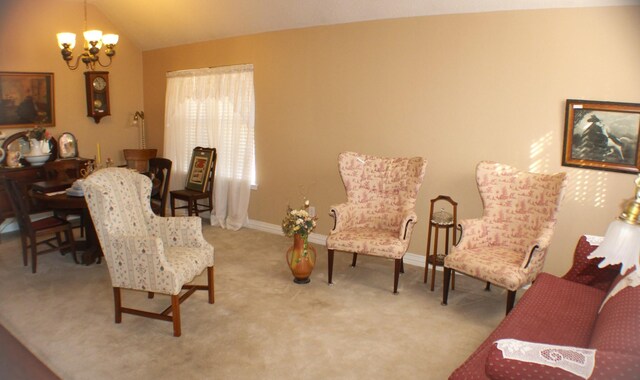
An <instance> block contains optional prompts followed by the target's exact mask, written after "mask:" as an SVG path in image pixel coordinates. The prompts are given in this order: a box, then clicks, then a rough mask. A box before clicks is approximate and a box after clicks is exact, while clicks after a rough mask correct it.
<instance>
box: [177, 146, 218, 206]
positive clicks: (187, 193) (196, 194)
mask: <svg viewBox="0 0 640 380" xmlns="http://www.w3.org/2000/svg"><path fill="white" fill-rule="evenodd" d="M193 151H194V154H193V155H192V156H191V163H190V164H189V168H193V167H194V160H195V158H196V157H197V153H198V151H199V152H201V153H203V154H206V155H208V156H209V155H210V156H211V160H212V162H211V165H210V169H209V171H208V172H207V173H206V174H205V176H206V177H205V186H204V187H203V188H202V189H201V190H194V189H190V188H187V187H185V189H183V190H173V191H171V193H170V198H171V216H175V215H176V210H178V209H187V213H188V214H189V216H191V215H199V214H200V213H201V212H205V211H213V182H214V180H215V175H216V161H217V154H216V148H202V147H199V146H198V147H195V148H194V149H193ZM188 183H189V178H187V185H188ZM176 199H178V200H181V201H184V202H186V203H187V204H186V205H184V206H179V207H176ZM201 200H206V201H207V203H200V201H201Z"/></svg>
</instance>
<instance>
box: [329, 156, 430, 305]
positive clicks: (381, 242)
mask: <svg viewBox="0 0 640 380" xmlns="http://www.w3.org/2000/svg"><path fill="white" fill-rule="evenodd" d="M338 164H339V167H340V175H341V177H342V182H343V183H344V187H345V190H346V192H347V202H346V203H342V204H339V205H334V206H332V207H331V214H332V216H333V218H334V227H333V230H332V231H331V232H330V234H329V236H328V237H327V249H328V252H329V284H331V283H332V275H333V256H334V251H336V250H338V251H345V252H352V253H353V261H352V264H351V265H352V266H355V265H356V260H357V257H358V254H359V253H361V254H364V255H371V256H380V257H385V258H389V259H394V260H395V273H394V283H393V292H394V293H397V292H398V277H399V274H400V272H401V271H403V269H404V268H403V265H402V258H403V257H404V254H405V253H406V252H407V248H408V247H409V241H410V240H411V232H412V230H413V226H414V224H415V223H416V222H417V220H418V217H417V215H416V213H415V205H416V198H417V196H418V191H419V190H420V186H421V185H422V180H423V179H424V174H425V169H426V166H427V161H426V160H425V159H424V158H422V157H413V158H382V157H374V156H367V155H363V154H358V153H353V152H345V153H341V154H340V156H339V157H338Z"/></svg>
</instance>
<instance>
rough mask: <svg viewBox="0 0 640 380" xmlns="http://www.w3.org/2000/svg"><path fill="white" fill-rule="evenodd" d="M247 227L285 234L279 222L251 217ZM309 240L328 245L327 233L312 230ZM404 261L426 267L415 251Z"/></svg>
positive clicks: (420, 256)
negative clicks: (263, 220) (269, 221)
mask: <svg viewBox="0 0 640 380" xmlns="http://www.w3.org/2000/svg"><path fill="white" fill-rule="evenodd" d="M246 227H247V228H251V229H252V230H258V231H263V232H268V233H270V234H276V235H280V236H284V232H282V227H280V226H279V225H277V224H272V223H266V222H261V221H259V220H253V219H249V222H248V223H247V225H246ZM309 241H310V242H311V243H313V244H319V245H326V242H327V235H322V234H317V233H315V232H312V233H311V234H310V235H309ZM403 261H404V263H405V264H407V265H414V266H417V267H422V268H424V265H425V259H424V256H423V255H418V254H415V253H411V252H407V253H406V254H405V255H404V260H403ZM437 269H438V270H442V268H441V267H437Z"/></svg>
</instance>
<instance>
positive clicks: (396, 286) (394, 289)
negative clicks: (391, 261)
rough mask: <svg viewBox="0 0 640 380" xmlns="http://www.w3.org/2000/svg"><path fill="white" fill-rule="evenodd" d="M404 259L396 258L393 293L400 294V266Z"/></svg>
mask: <svg viewBox="0 0 640 380" xmlns="http://www.w3.org/2000/svg"><path fill="white" fill-rule="evenodd" d="M401 266H402V259H395V269H394V271H393V294H398V279H399V278H400V267H401Z"/></svg>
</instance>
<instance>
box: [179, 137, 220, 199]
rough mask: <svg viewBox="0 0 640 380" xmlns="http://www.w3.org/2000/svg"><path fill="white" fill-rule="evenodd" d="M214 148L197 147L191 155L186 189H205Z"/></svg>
mask: <svg viewBox="0 0 640 380" xmlns="http://www.w3.org/2000/svg"><path fill="white" fill-rule="evenodd" d="M214 155H215V149H211V148H200V147H197V148H195V149H194V150H193V153H192V155H191V164H190V165H189V174H188V175H187V186H186V187H187V189H189V190H194V191H201V192H202V191H205V189H206V187H207V182H208V181H209V180H210V178H209V173H210V172H211V165H212V164H213V160H214Z"/></svg>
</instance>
